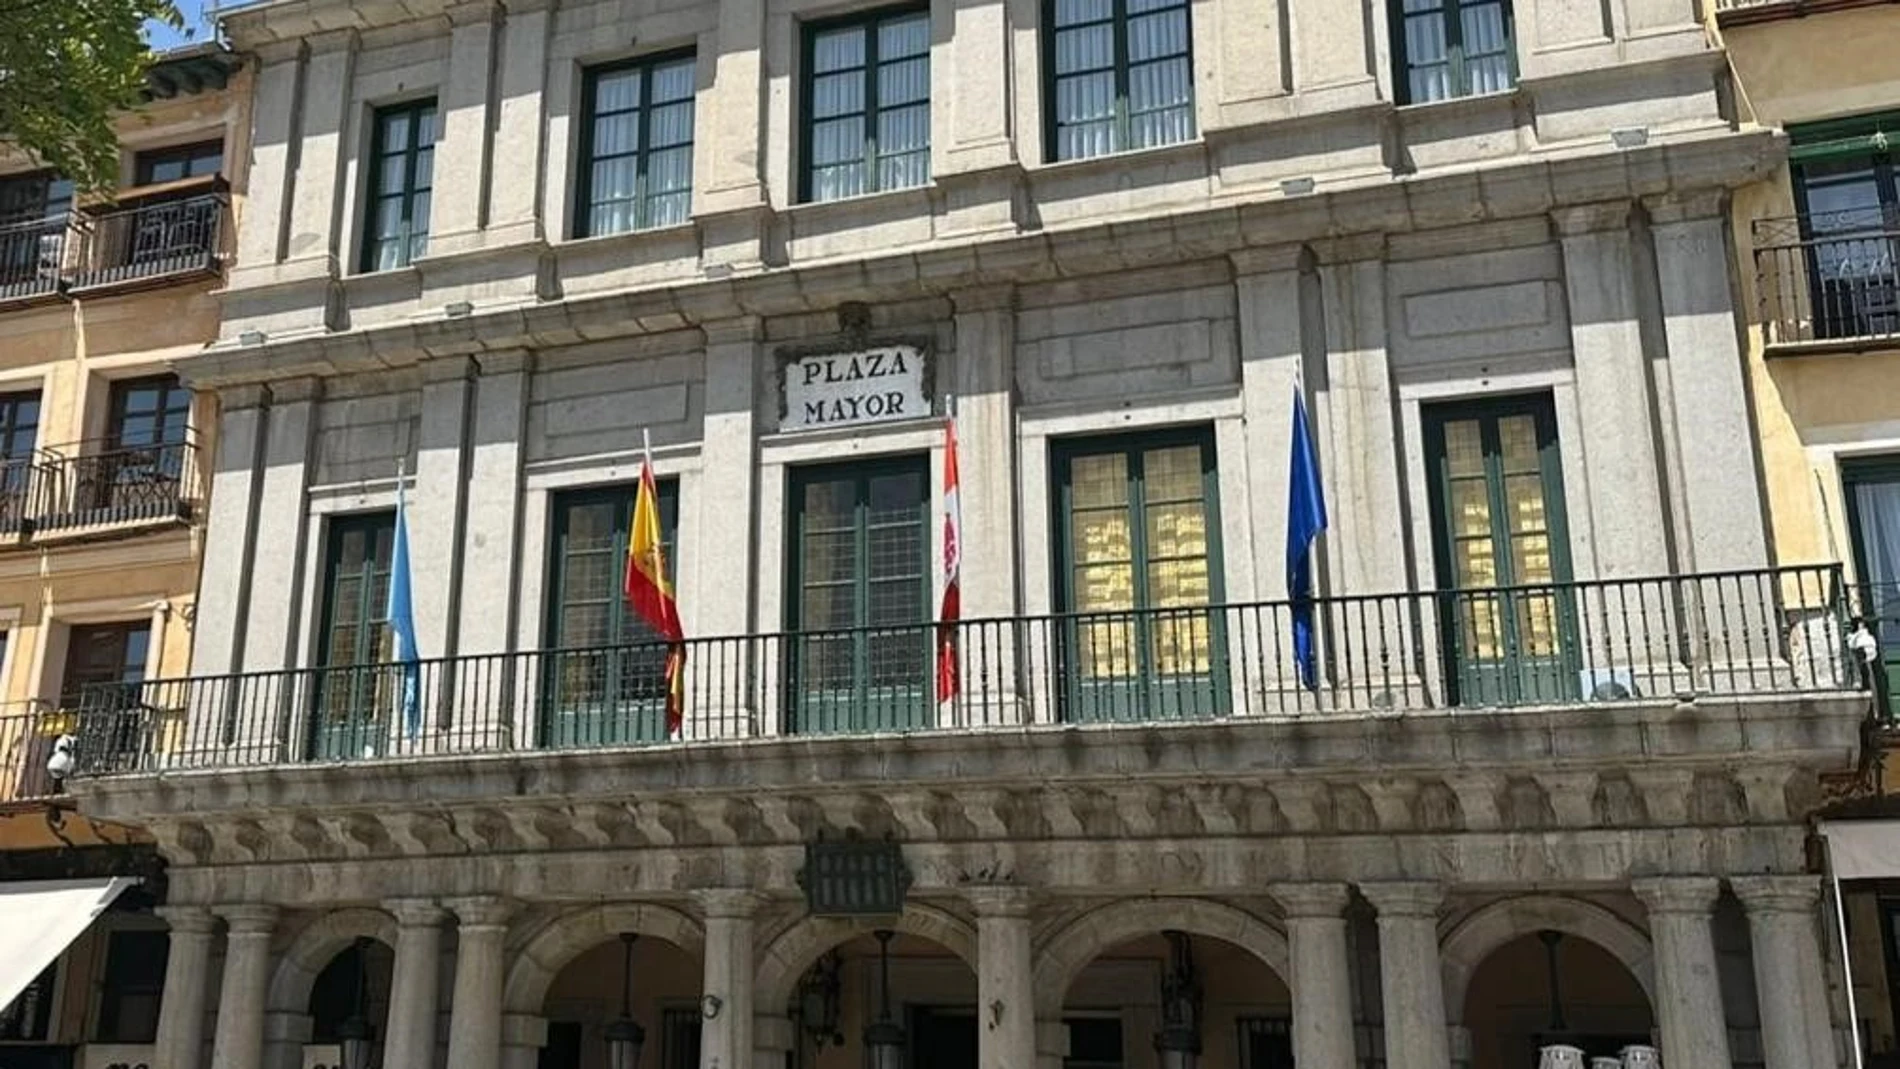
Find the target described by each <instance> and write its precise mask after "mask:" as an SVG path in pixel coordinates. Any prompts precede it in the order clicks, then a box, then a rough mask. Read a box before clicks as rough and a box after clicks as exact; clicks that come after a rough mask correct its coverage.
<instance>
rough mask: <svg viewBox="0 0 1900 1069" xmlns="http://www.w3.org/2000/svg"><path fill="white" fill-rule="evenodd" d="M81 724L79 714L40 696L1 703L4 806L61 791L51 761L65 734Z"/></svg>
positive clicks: (0, 761) (0, 772)
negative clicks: (61, 707)
mask: <svg viewBox="0 0 1900 1069" xmlns="http://www.w3.org/2000/svg"><path fill="white" fill-rule="evenodd" d="M77 724H78V718H77V716H76V715H75V714H73V713H68V712H61V711H59V710H57V709H55V708H53V707H52V706H50V705H48V704H46V703H45V702H42V701H38V700H34V701H25V702H8V703H6V704H4V705H0V806H4V805H6V804H7V803H8V802H30V801H34V800H37V799H41V798H50V797H52V796H54V795H56V794H58V793H59V791H60V783H59V781H58V780H57V779H56V778H55V777H54V776H53V774H52V773H51V772H50V771H49V770H48V762H50V761H51V760H52V758H53V751H54V747H56V746H57V745H58V744H59V740H60V738H61V736H64V735H69V734H71V730H70V729H72V728H73V727H75V726H76V725H77Z"/></svg>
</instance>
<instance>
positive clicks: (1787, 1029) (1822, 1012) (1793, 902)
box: [1729, 876, 1837, 1069]
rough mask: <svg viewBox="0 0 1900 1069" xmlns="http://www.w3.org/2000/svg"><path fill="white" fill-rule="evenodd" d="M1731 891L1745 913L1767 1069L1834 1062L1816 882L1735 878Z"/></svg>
mask: <svg viewBox="0 0 1900 1069" xmlns="http://www.w3.org/2000/svg"><path fill="white" fill-rule="evenodd" d="M1729 886H1730V887H1732V888H1734V890H1735V897H1737V898H1739V899H1741V900H1742V907H1743V908H1744V909H1746V910H1747V911H1748V934H1749V941H1750V942H1751V943H1752V944H1754V946H1753V957H1754V961H1755V997H1756V998H1757V999H1758V1000H1759V1001H1760V1004H1761V1045H1762V1056H1763V1059H1764V1061H1765V1062H1766V1064H1767V1069H1806V1067H1809V1066H1821V1067H1825V1066H1831V1065H1835V1064H1837V1060H1836V1058H1835V1053H1834V1034H1833V1028H1832V1025H1831V1023H1830V1018H1829V1013H1828V994H1827V973H1826V971H1825V966H1824V965H1823V964H1822V956H1821V934H1820V929H1819V927H1818V926H1817V925H1816V924H1815V914H1816V910H1817V908H1818V906H1819V903H1820V898H1821V878H1820V877H1819V876H1746V877H1741V876H1738V877H1736V878H1734V879H1731V880H1730V881H1729Z"/></svg>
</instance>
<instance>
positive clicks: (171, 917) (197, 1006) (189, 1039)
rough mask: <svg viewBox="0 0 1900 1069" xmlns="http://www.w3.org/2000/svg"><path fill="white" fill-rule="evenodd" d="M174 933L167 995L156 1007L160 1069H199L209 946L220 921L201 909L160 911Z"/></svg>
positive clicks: (167, 960)
mask: <svg viewBox="0 0 1900 1069" xmlns="http://www.w3.org/2000/svg"><path fill="white" fill-rule="evenodd" d="M158 915H159V916H161V917H163V918H165V924H166V925H167V926H168V927H169V928H170V930H171V933H170V936H171V950H170V951H169V952H168V953H167V955H166V958H165V992H164V995H163V996H162V998H161V999H160V1000H159V1004H158V1042H157V1044H156V1045H155V1047H154V1049H153V1052H152V1057H153V1060H154V1061H155V1062H156V1063H157V1066H158V1069H199V1066H201V1065H202V1064H203V1063H204V1057H205V991H206V988H208V987H209V986H210V979H211V943H212V940H214V939H216V938H217V930H218V918H216V917H214V916H212V915H211V911H210V910H208V909H205V908H204V907H202V906H160V907H159V908H158Z"/></svg>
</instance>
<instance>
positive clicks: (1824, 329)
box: [1754, 209, 1900, 345]
mask: <svg viewBox="0 0 1900 1069" xmlns="http://www.w3.org/2000/svg"><path fill="white" fill-rule="evenodd" d="M1754 233H1755V278H1756V283H1757V285H1756V288H1757V290H1758V292H1759V294H1760V298H1761V319H1762V326H1763V329H1764V330H1765V331H1766V332H1767V342H1768V344H1770V345H1786V344H1793V343H1797V342H1825V341H1847V340H1859V339H1868V340H1880V339H1900V212H1896V211H1894V210H1892V209H1866V210H1861V211H1849V212H1830V213H1821V214H1814V215H1805V216H1801V217H1799V218H1794V219H1762V220H1757V221H1756V222H1755V225H1754Z"/></svg>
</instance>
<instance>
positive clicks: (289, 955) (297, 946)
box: [265, 908, 397, 1013]
mask: <svg viewBox="0 0 1900 1069" xmlns="http://www.w3.org/2000/svg"><path fill="white" fill-rule="evenodd" d="M396 926H397V921H396V918H395V917H392V916H391V915H390V914H388V913H384V912H383V911H382V910H378V909H361V908H351V909H334V910H328V911H325V912H323V913H321V914H319V915H317V916H316V917H315V918H313V919H312V920H310V921H309V923H307V924H305V925H304V926H303V927H302V928H301V929H299V930H298V931H297V934H296V935H295V936H294V937H293V938H292V939H291V941H290V945H289V946H288V947H286V948H285V949H284V952H283V954H282V956H280V957H279V959H278V962H277V969H276V971H275V972H274V973H273V974H272V975H271V981H270V996H269V1001H267V1002H266V1003H265V1005H266V1006H267V1007H268V1008H270V1009H272V1010H277V1011H281V1012H284V1013H305V1012H308V1010H309V1007H310V989H311V988H312V987H313V986H315V984H316V982H317V975H318V974H319V973H321V972H323V970H324V969H325V968H326V967H328V966H329V964H330V962H331V960H332V959H334V958H335V957H336V956H337V954H339V953H341V952H342V951H343V950H344V949H346V948H347V947H349V945H350V944H351V943H354V942H355V941H356V940H358V939H363V938H369V939H374V940H376V941H377V942H379V943H381V944H383V945H384V946H387V947H391V948H393V947H394V946H395V945H396Z"/></svg>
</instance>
